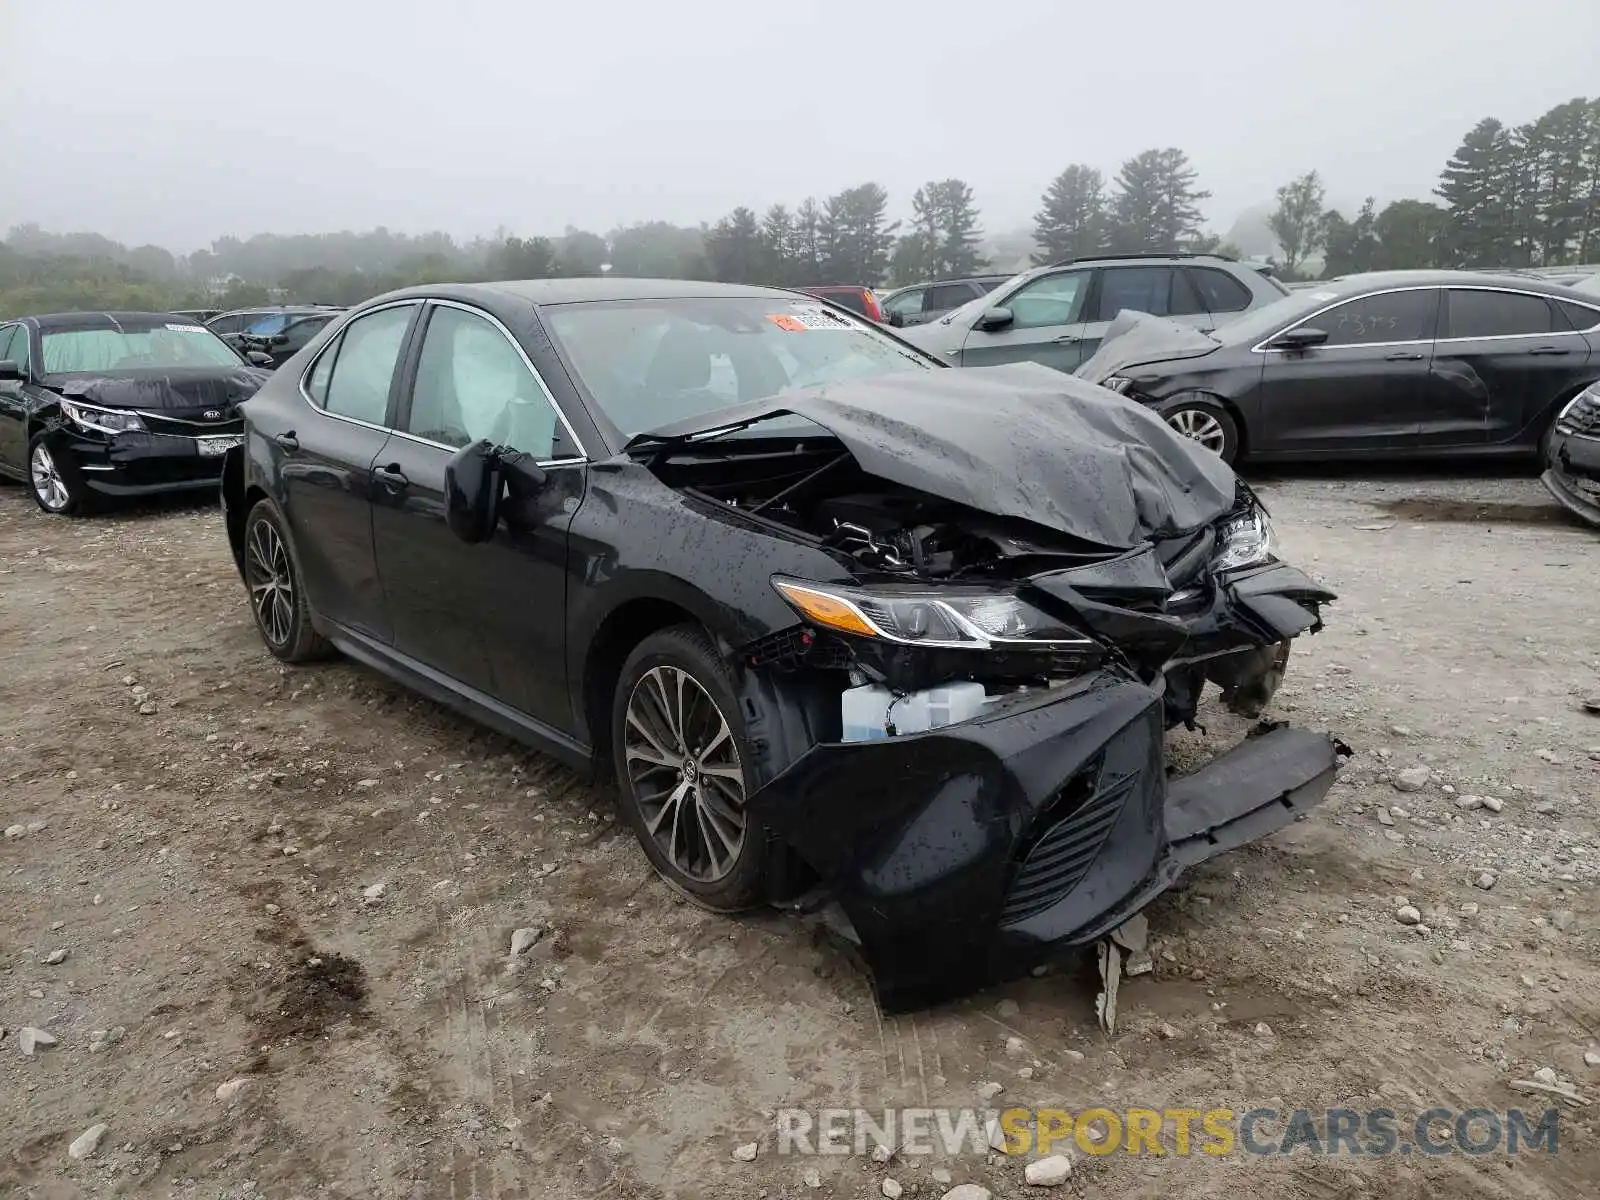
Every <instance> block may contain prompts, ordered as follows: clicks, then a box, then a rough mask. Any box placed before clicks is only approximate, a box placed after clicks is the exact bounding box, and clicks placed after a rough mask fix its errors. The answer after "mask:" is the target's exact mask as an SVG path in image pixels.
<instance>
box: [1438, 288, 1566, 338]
mask: <svg viewBox="0 0 1600 1200" xmlns="http://www.w3.org/2000/svg"><path fill="white" fill-rule="evenodd" d="M1449 296H1450V310H1449V317H1448V318H1447V319H1446V332H1445V336H1446V337H1453V338H1491V337H1514V336H1515V335H1517V334H1522V333H1550V332H1552V330H1553V329H1555V328H1558V326H1555V325H1554V324H1553V319H1554V314H1553V313H1552V312H1551V311H1550V303H1549V301H1547V300H1546V299H1545V298H1544V297H1543V296H1528V295H1524V294H1523V293H1520V292H1491V291H1485V290H1482V289H1478V288H1451V289H1450V292H1449ZM1561 332H1563V333H1565V332H1566V330H1565V328H1561Z"/></svg>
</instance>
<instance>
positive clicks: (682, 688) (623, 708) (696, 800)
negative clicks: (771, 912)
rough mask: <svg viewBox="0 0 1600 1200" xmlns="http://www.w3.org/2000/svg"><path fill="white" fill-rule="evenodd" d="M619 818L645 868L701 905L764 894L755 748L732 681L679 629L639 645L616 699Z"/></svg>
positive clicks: (700, 638)
mask: <svg viewBox="0 0 1600 1200" xmlns="http://www.w3.org/2000/svg"><path fill="white" fill-rule="evenodd" d="M611 744H612V754H613V757H614V759H615V764H616V774H617V790H618V792H619V793H620V796H621V804H622V810H623V814H624V815H625V816H626V818H627V821H628V824H630V825H631V826H633V831H634V833H635V834H636V835H637V836H638V838H639V844H640V845H641V846H643V847H644V852H645V855H646V857H648V858H649V859H650V865H651V866H653V867H654V868H655V869H656V872H657V873H658V874H659V875H660V876H661V877H662V878H663V879H665V880H666V881H667V883H669V884H670V885H671V886H672V887H674V888H676V889H677V890H678V891H680V892H682V893H683V894H684V895H686V896H687V897H689V898H690V899H691V900H694V901H695V902H696V903H698V904H700V905H702V906H703V907H705V908H709V909H713V910H716V911H719V912H730V911H735V910H738V909H742V908H749V907H750V906H751V905H753V904H757V903H759V902H760V901H761V899H762V898H763V897H764V896H765V895H766V891H767V873H768V862H769V860H770V848H769V846H768V839H767V834H766V831H765V830H764V829H763V828H762V827H761V825H760V823H759V822H757V821H755V820H753V819H752V818H751V817H750V815H749V813H748V812H747V811H746V809H745V800H746V798H747V797H748V795H749V788H748V785H747V783H746V780H747V774H746V772H747V766H746V764H748V763H750V762H751V761H752V760H751V752H750V747H749V743H748V741H747V740H746V737H745V730H744V721H743V718H742V715H741V713H740V709H739V705H738V702H737V700H736V698H735V696H734V691H733V681H732V678H731V676H730V675H729V672H728V669H727V667H726V666H725V665H724V663H723V662H722V659H721V657H720V656H719V655H718V654H717V652H716V650H715V648H714V647H713V646H712V644H711V641H710V639H708V638H707V637H706V635H705V633H704V632H703V631H702V630H701V629H700V628H699V627H697V626H693V625H679V626H676V627H674V628H672V629H665V630H661V631H660V632H657V633H653V634H651V635H650V636H649V637H647V638H645V639H644V641H642V642H640V643H639V645H638V646H636V647H635V648H634V650H633V653H632V654H630V655H629V656H628V659H627V661H626V662H625V663H624V664H623V667H622V673H621V675H620V677H619V678H618V680H617V690H616V695H615V697H614V698H613V701H612V720H611Z"/></svg>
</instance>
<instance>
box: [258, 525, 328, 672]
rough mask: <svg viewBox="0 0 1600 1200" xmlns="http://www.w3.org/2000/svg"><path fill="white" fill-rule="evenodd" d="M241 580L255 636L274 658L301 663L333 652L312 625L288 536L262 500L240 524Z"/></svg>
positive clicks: (325, 656) (298, 568)
mask: <svg viewBox="0 0 1600 1200" xmlns="http://www.w3.org/2000/svg"><path fill="white" fill-rule="evenodd" d="M244 582H245V587H246V588H247V589H248V590H249V593H250V612H251V615H252V616H254V618H255V622H256V632H258V633H259V634H261V640H262V641H263V642H265V643H266V644H267V649H268V650H269V651H271V652H272V654H273V656H274V657H276V658H280V659H282V660H283V661H284V662H288V663H300V662H310V661H312V660H313V659H318V658H327V657H328V656H329V655H330V654H331V653H332V652H333V647H332V646H331V645H330V644H329V643H328V640H327V639H326V638H324V637H323V636H322V635H321V634H319V633H318V632H317V631H316V629H315V628H313V626H312V624H311V608H310V606H309V605H308V604H307V603H306V593H305V587H304V586H303V585H302V583H301V580H300V564H299V563H298V562H297V561H296V560H295V556H294V549H293V547H292V545H291V543H290V541H289V532H288V530H287V528H285V525H284V521H283V518H282V517H280V516H279V515H278V510H277V509H275V508H274V507H273V506H272V504H271V502H270V501H267V500H259V501H257V502H256V506H255V507H254V508H252V509H251V510H250V515H249V516H247V517H246V518H245V521H244Z"/></svg>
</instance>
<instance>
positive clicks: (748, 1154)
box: [733, 1142, 760, 1162]
mask: <svg viewBox="0 0 1600 1200" xmlns="http://www.w3.org/2000/svg"><path fill="white" fill-rule="evenodd" d="M759 1149H760V1143H758V1142H746V1143H745V1144H744V1145H742V1146H735V1147H734V1148H733V1157H734V1161H735V1162H755V1160H756V1151H757V1150H759Z"/></svg>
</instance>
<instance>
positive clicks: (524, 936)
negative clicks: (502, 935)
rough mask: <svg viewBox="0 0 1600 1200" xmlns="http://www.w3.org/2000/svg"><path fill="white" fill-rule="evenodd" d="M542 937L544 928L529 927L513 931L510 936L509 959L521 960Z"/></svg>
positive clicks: (538, 926) (537, 926) (539, 926)
mask: <svg viewBox="0 0 1600 1200" xmlns="http://www.w3.org/2000/svg"><path fill="white" fill-rule="evenodd" d="M542 936H544V927H543V926H541V925H529V926H526V927H525V928H522V929H518V930H516V931H514V932H513V933H512V935H511V957H512V958H521V957H522V956H523V955H524V954H526V953H527V952H528V951H529V950H531V949H533V944H534V943H535V942H537V941H538V940H539V939H540V938H541V937H542Z"/></svg>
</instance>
